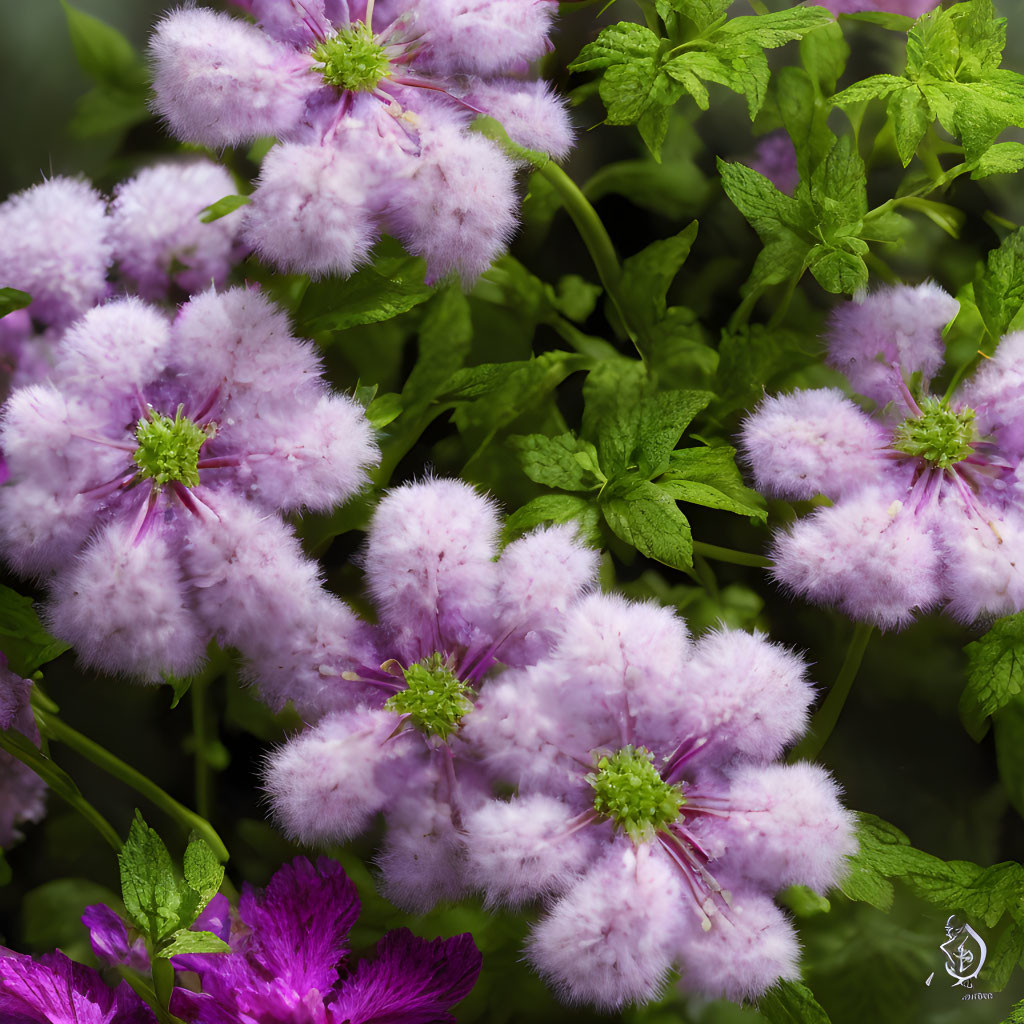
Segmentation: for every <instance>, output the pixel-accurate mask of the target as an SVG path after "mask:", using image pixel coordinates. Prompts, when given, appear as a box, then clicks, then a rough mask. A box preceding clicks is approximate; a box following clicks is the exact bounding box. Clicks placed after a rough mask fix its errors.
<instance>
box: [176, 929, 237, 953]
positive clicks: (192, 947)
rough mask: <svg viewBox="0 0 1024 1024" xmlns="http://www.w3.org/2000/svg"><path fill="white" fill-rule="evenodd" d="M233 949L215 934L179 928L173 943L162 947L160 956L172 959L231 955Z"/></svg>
mask: <svg viewBox="0 0 1024 1024" xmlns="http://www.w3.org/2000/svg"><path fill="white" fill-rule="evenodd" d="M230 952H231V947H230V946H229V945H228V944H227V943H226V942H225V941H224V940H223V939H222V938H220V937H219V936H217V935H214V934H213V932H193V931H190V930H189V929H188V928H179V929H178V931H176V932H174V934H173V935H171V941H170V942H169V943H168V944H167V945H166V946H161V947H160V952H159V954H158V955H159V956H161V957H166V958H170V957H172V956H179V955H181V954H183V953H230Z"/></svg>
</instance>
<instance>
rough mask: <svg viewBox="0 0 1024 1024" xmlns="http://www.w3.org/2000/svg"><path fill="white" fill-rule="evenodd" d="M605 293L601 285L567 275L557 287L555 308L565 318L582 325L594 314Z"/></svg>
mask: <svg viewBox="0 0 1024 1024" xmlns="http://www.w3.org/2000/svg"><path fill="white" fill-rule="evenodd" d="M603 292H604V289H603V288H602V287H601V286H600V285H599V284H594V283H593V282H591V281H588V280H586V279H585V278H583V277H580V276H579V274H565V275H564V276H563V277H560V278H559V279H558V283H557V284H556V285H555V296H554V306H555V308H556V309H557V310H558V312H559V313H561V314H562V315H563V316H567V317H568V318H569V319H570V320H574V321H575V322H576V323H578V324H581V323H583V321H584V320H586V319H587V317H589V316H590V314H591V313H593V312H594V309H595V308H596V306H597V300H598V299H599V298H600V297H601V295H602V293H603Z"/></svg>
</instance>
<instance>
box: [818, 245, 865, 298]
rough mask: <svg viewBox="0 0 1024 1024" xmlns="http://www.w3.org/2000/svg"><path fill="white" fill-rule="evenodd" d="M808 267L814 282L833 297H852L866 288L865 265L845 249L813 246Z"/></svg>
mask: <svg viewBox="0 0 1024 1024" xmlns="http://www.w3.org/2000/svg"><path fill="white" fill-rule="evenodd" d="M808 265H809V268H810V271H811V273H812V274H813V275H814V279H815V281H817V282H818V284H820V285H821V287H822V288H824V289H825V291H827V292H832V293H833V294H834V295H854V294H856V293H857V292H859V291H860V290H861V289H862V288H866V287H867V283H868V277H869V274H868V268H867V264H866V263H865V262H864V260H863V259H862V258H861V257H860V256H857V255H855V254H854V253H852V252H847V251H846V250H845V249H837V248H833V247H830V246H828V247H826V246H821V245H819V246H815V247H814V248H813V249H812V250H811V252H810V259H809V264H808Z"/></svg>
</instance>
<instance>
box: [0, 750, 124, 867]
mask: <svg viewBox="0 0 1024 1024" xmlns="http://www.w3.org/2000/svg"><path fill="white" fill-rule="evenodd" d="M0 748H2V749H3V750H6V751H7V753H8V754H10V755H11V756H12V757H16V758H17V759H18V760H19V761H20V762H21V763H22V764H23V765H25V766H26V767H28V768H31V769H32V771H34V772H35V773H36V775H38V776H39V777H40V778H41V779H42V780H43V781H44V782H45V783H46V784H47V785H48V786H49V787H50V789H52V790H53V792H54V793H56V794H57V795H58V796H59V797H60V798H61V799H62V800H64V801H65V802H66V803H68V804H69V805H70V806H71V807H73V808H74V809H75V810H76V811H78V813H79V814H81V815H82V817H83V818H85V819H86V821H88V822H89V824H90V825H92V826H93V828H95V829H96V831H97V832H99V834H100V835H101V836H103V838H104V839H105V840H106V841H107V842H108V843H109V844H110V846H111V847H112V848H113V849H114V851H115V852H117V851H118V850H120V849H121V845H122V844H121V837H120V836H119V835H118V834H117V830H116V829H115V828H114V826H113V825H111V824H110V822H109V821H107V819H106V818H104V817H103V815H102V814H100V812H99V811H97V810H96V808H95V807H93V805H92V804H91V803H89V801H88V800H86V799H85V797H84V796H82V794H81V792H80V791H79V789H78V787H77V786H76V785H75V783H74V781H73V780H72V778H71V776H70V775H68V774H67V773H66V772H65V771H64V770H63V769H62V768H60V767H59V766H58V765H57V764H56V763H55V762H54V761H53V760H52V759H51V758H49V757H47V756H46V754H44V753H43V752H42V751H41V750H39V749H37V748H36V747H35V745H34V744H33V743H32V742H31V741H30V740H29V739H27V738H26V737H24V736H22V735H21V733H14V732H0Z"/></svg>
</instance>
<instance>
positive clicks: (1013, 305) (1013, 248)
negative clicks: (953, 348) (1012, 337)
mask: <svg viewBox="0 0 1024 1024" xmlns="http://www.w3.org/2000/svg"><path fill="white" fill-rule="evenodd" d="M974 301H975V302H976V303H977V306H978V312H979V313H980V314H981V319H982V321H983V322H984V324H985V330H986V331H987V332H988V335H989V337H990V338H991V339H992V341H993V342H997V341H998V340H999V339H1000V338H1001V337H1002V336H1003V335H1004V334H1006V333H1008V332H1009V331H1017V330H1020V329H1021V328H1024V228H1018V229H1017V230H1016V231H1014V232H1013V234H1011V235H1008V236H1007V237H1006V238H1005V239H1004V240H1003V243H1002V245H1000V246H999V247H998V248H996V249H993V250H991V252H989V254H988V258H987V259H986V261H985V267H984V269H983V270H981V271H980V272H979V274H978V276H977V277H976V278H975V281H974Z"/></svg>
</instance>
